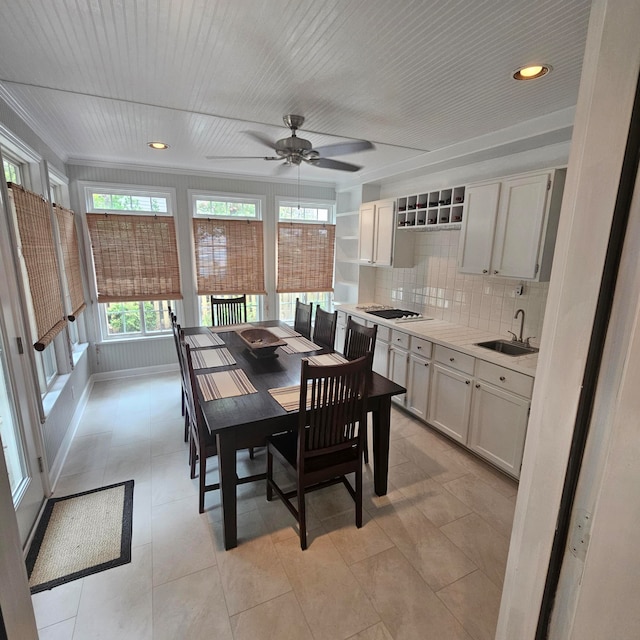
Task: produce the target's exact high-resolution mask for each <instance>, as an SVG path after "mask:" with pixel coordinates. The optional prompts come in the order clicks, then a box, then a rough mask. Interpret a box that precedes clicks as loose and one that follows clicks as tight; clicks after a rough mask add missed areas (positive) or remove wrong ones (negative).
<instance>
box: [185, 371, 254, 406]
mask: <svg viewBox="0 0 640 640" xmlns="http://www.w3.org/2000/svg"><path fill="white" fill-rule="evenodd" d="M196 380H197V381H198V384H199V385H200V391H202V397H203V399H204V401H205V402H209V401H210V400H218V399H219V398H232V397H234V396H245V395H248V394H250V393H258V390H257V389H256V388H255V387H254V386H253V385H252V384H251V382H250V381H249V378H247V374H246V373H245V372H244V371H243V370H242V369H231V371H217V372H216V373H204V374H199V375H197V376H196Z"/></svg>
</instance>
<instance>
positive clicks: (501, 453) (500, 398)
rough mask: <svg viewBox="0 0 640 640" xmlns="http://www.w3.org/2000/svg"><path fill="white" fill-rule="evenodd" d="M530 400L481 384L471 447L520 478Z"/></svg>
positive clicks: (476, 393)
mask: <svg viewBox="0 0 640 640" xmlns="http://www.w3.org/2000/svg"><path fill="white" fill-rule="evenodd" d="M528 419H529V399H528V398H523V397H522V396H517V395H515V394H514V393H509V392H508V391H504V390H502V389H499V388H498V387H494V386H493V385H491V384H488V383H486V382H484V381H477V382H476V384H475V388H474V389H473V401H472V404H471V420H470V423H469V441H468V443H467V444H468V447H469V448H470V449H471V450H472V451H475V452H476V453H477V454H478V455H480V456H482V457H483V458H486V459H487V460H488V461H489V462H491V463H492V464H494V465H495V466H496V467H499V468H500V469H502V470H503V471H506V472H507V473H509V474H510V475H512V476H516V477H517V476H519V475H520V465H521V464H522V453H523V450H524V440H525V435H526V432H527V421H528Z"/></svg>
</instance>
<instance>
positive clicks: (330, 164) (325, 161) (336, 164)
mask: <svg viewBox="0 0 640 640" xmlns="http://www.w3.org/2000/svg"><path fill="white" fill-rule="evenodd" d="M305 161H306V162H308V163H309V164H312V165H313V166H314V167H322V168H323V169H337V170H338V171H360V169H362V167H359V166H358V165H356V164H349V163H348V162H340V161H339V160H331V159H330V158H310V159H309V160H305Z"/></svg>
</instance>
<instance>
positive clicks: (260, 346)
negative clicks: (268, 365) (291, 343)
mask: <svg viewBox="0 0 640 640" xmlns="http://www.w3.org/2000/svg"><path fill="white" fill-rule="evenodd" d="M236 333H237V334H238V336H239V337H240V339H241V340H242V342H244V344H245V345H246V347H247V349H248V350H249V353H250V354H251V355H252V356H253V357H254V358H277V357H278V354H277V353H276V352H275V351H276V349H277V348H278V347H282V346H284V345H285V344H287V343H286V342H285V341H284V340H281V339H280V338H278V336H275V335H274V334H273V333H271V331H269V330H268V329H262V328H253V329H241V330H240V331H236Z"/></svg>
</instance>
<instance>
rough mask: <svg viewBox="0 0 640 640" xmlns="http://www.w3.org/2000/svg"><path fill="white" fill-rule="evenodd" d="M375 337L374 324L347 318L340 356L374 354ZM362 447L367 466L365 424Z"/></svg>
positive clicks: (357, 356) (351, 357)
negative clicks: (368, 324)
mask: <svg viewBox="0 0 640 640" xmlns="http://www.w3.org/2000/svg"><path fill="white" fill-rule="evenodd" d="M377 335H378V325H377V324H374V325H373V326H372V327H365V326H364V325H363V324H360V323H359V322H356V321H355V320H354V319H353V318H352V317H351V316H349V318H348V319H347V330H346V332H345V339H344V350H343V352H342V354H343V355H344V357H345V358H346V359H347V360H355V359H356V358H361V357H362V356H363V355H364V354H365V353H367V352H369V351H371V353H374V351H375V348H376V336H377ZM362 447H363V450H364V461H365V464H369V435H368V428H367V423H366V422H365V425H364V428H363V429H362Z"/></svg>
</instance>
